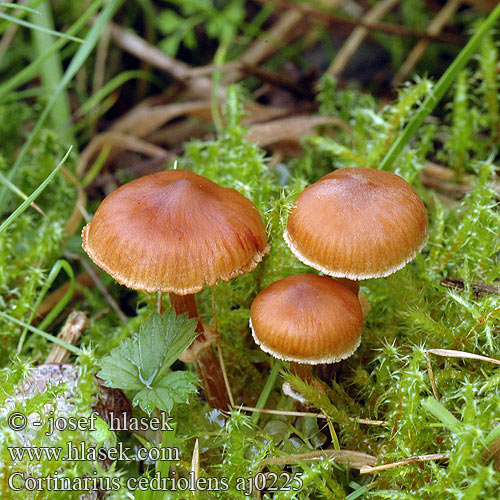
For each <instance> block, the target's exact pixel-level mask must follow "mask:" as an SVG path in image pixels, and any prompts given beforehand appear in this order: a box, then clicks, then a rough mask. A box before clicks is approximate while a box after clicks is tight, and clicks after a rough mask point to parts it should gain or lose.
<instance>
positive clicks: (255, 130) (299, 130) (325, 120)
mask: <svg viewBox="0 0 500 500" xmlns="http://www.w3.org/2000/svg"><path fill="white" fill-rule="evenodd" d="M320 125H335V126H337V127H340V128H342V129H344V131H345V132H347V133H349V134H350V133H351V132H352V130H351V127H349V125H347V123H345V122H344V121H343V120H341V119H339V118H331V117H325V116H311V115H309V116H292V117H289V118H282V119H278V120H273V121H270V122H267V123H259V124H256V125H253V126H251V127H250V128H249V130H248V132H247V134H246V138H247V139H248V140H249V141H252V142H256V143H257V144H258V145H259V146H260V147H265V146H268V145H269V144H272V143H275V142H279V141H284V140H287V141H296V142H299V141H300V140H301V139H302V138H303V137H304V136H306V135H311V134H312V133H313V132H314V129H315V128H316V127H318V126H320Z"/></svg>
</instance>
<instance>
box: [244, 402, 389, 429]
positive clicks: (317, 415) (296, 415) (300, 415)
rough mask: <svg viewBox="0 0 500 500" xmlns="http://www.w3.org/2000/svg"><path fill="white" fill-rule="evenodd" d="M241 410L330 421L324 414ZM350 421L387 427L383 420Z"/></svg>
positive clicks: (350, 418) (259, 409)
mask: <svg viewBox="0 0 500 500" xmlns="http://www.w3.org/2000/svg"><path fill="white" fill-rule="evenodd" d="M238 408H239V409H240V410H243V411H251V412H258V413H267V414H269V415H288V416H290V417H315V418H324V419H328V418H329V417H328V416H325V415H324V414H322V413H308V412H303V411H284V410H268V409H266V408H254V407H253V406H244V405H242V406H238ZM349 420H352V421H353V422H358V424H365V425H385V424H386V422H384V421H383V420H369V419H367V418H353V417H349Z"/></svg>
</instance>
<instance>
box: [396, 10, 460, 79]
mask: <svg viewBox="0 0 500 500" xmlns="http://www.w3.org/2000/svg"><path fill="white" fill-rule="evenodd" d="M461 3H462V0H448V2H447V3H446V5H445V6H444V7H443V8H442V9H441V10H440V11H439V13H438V14H437V15H436V16H435V17H434V18H433V19H432V21H431V22H430V23H429V26H428V28H427V32H428V33H430V34H434V35H436V34H438V33H439V32H441V30H442V29H443V27H444V26H445V25H446V24H447V23H448V22H449V21H450V19H452V18H453V16H454V15H455V13H456V12H457V10H458V8H459V7H460V5H461ZM429 43H430V41H429V40H419V42H418V43H417V45H415V47H414V48H413V50H412V51H411V52H410V54H409V55H408V57H407V58H406V59H405V61H404V62H403V64H402V65H401V68H399V70H398V72H397V73H396V75H395V76H394V78H393V80H392V86H393V87H397V86H398V85H400V84H401V83H402V82H403V80H405V79H406V77H407V76H408V75H409V74H410V72H411V70H412V69H413V68H414V67H415V65H416V64H417V63H418V61H420V59H421V58H422V56H423V55H424V54H425V51H426V50H427V47H428V46H429Z"/></svg>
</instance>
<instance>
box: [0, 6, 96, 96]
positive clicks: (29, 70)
mask: <svg viewBox="0 0 500 500" xmlns="http://www.w3.org/2000/svg"><path fill="white" fill-rule="evenodd" d="M102 3H103V0H96V1H95V2H93V3H92V4H91V5H90V7H89V8H88V9H87V10H86V11H85V13H84V14H82V16H81V17H80V18H79V19H78V21H76V22H75V23H74V24H73V25H72V26H71V27H70V28H69V29H68V30H67V34H68V35H69V34H75V33H78V32H79V31H80V30H81V29H82V28H83V27H84V26H85V25H86V24H87V22H88V20H89V19H90V18H91V17H92V16H93V15H94V14H95V13H96V12H97V11H98V10H99V8H100V7H101V4H102ZM66 43H68V40H66V39H65V38H59V39H58V40H57V41H56V42H55V43H54V44H53V45H52V47H50V48H49V49H48V50H47V51H46V52H45V53H44V54H43V55H41V56H39V57H38V58H37V59H36V60H34V61H33V62H32V63H30V64H29V65H28V66H26V68H24V69H22V70H21V71H19V73H17V74H16V75H15V76H13V77H12V78H11V79H10V80H9V81H7V82H5V83H3V84H2V85H0V99H4V98H5V96H6V95H7V94H8V93H9V92H11V91H12V90H14V89H15V88H17V87H19V86H21V85H23V84H25V83H27V82H28V81H30V80H31V79H32V78H33V77H35V76H36V75H37V74H38V70H39V68H40V67H41V66H42V64H43V63H44V62H45V61H46V60H47V58H48V57H50V56H51V55H52V54H53V53H54V52H57V51H58V50H60V49H61V48H62V47H64V45H65V44H66Z"/></svg>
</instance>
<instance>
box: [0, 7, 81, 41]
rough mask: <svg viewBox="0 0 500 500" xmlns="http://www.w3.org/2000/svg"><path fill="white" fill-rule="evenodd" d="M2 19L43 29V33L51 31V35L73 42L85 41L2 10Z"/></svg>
mask: <svg viewBox="0 0 500 500" xmlns="http://www.w3.org/2000/svg"><path fill="white" fill-rule="evenodd" d="M35 12H36V11H35ZM37 14H38V12H37ZM0 19H4V20H5V21H9V22H11V23H15V24H19V25H20V26H24V27H25V28H30V29H32V30H37V31H41V32H42V33H49V34H50V35H52V36H56V37H58V38H66V39H67V40H71V41H72V42H77V43H83V40H82V39H81V38H77V37H76V36H72V35H68V34H66V33H60V32H59V31H55V30H51V29H49V28H45V27H43V26H40V25H38V24H33V23H30V22H29V21H25V20H24V19H19V18H17V17H14V16H9V15H8V14H4V13H3V12H0Z"/></svg>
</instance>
